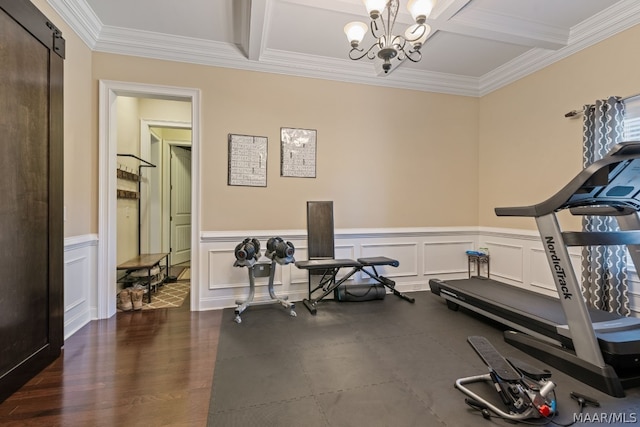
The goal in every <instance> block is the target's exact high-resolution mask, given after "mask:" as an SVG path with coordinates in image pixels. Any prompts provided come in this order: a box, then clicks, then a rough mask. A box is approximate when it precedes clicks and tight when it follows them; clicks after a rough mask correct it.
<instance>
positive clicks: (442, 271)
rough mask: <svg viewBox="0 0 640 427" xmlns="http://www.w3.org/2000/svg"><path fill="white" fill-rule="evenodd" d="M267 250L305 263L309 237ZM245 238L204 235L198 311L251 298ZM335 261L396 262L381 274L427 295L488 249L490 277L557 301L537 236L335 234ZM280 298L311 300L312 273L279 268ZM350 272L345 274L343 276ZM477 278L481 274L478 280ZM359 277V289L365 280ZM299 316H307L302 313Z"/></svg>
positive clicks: (290, 235) (636, 287)
mask: <svg viewBox="0 0 640 427" xmlns="http://www.w3.org/2000/svg"><path fill="white" fill-rule="evenodd" d="M252 234H253V236H254V237H256V238H258V239H259V240H260V242H261V243H262V244H263V250H264V247H265V246H266V241H267V240H268V239H269V237H273V236H280V237H282V238H283V239H284V240H289V241H291V242H292V243H293V244H294V245H295V247H296V253H295V255H294V256H295V258H296V259H297V260H306V259H308V257H307V253H308V252H307V241H306V230H277V231H254V232H252ZM245 237H247V235H246V232H238V231H235V232H234V231H225V232H205V233H202V236H201V248H200V249H201V250H200V253H201V254H206V256H203V257H202V258H203V259H202V260H201V261H202V262H201V270H202V271H200V277H201V278H202V283H201V284H200V285H197V284H194V286H199V289H200V305H199V307H200V309H202V310H209V309H220V308H225V307H234V306H235V304H236V303H235V301H236V299H244V298H246V296H247V294H248V290H249V281H248V273H247V271H246V269H244V268H238V267H233V262H234V261H235V257H234V255H233V250H234V248H235V245H236V244H237V243H239V242H241V241H242V240H243V239H244V238H245ZM335 245H336V258H349V259H357V258H361V257H373V256H387V257H389V258H393V259H397V260H398V261H399V263H400V266H399V267H398V268H393V267H384V268H380V269H378V272H379V273H380V274H382V275H384V276H387V277H390V278H392V280H394V281H395V282H396V288H397V289H398V290H399V291H400V292H411V291H426V290H428V289H429V284H428V283H429V279H431V278H441V279H444V280H446V279H460V278H465V277H467V256H466V254H465V251H467V250H476V249H478V248H488V249H489V254H490V257H491V277H492V278H494V279H496V280H500V281H503V282H505V283H508V284H511V285H513V286H518V287H522V288H525V289H529V290H532V291H535V292H540V293H544V294H547V295H557V291H556V289H555V285H554V283H553V277H552V275H551V271H550V269H549V265H548V263H547V260H546V255H545V253H544V250H543V247H542V242H541V241H540V236H539V234H538V232H537V231H533V230H514V229H499V228H488V227H430V228H392V229H362V230H360V229H358V230H340V229H336V231H335ZM569 254H570V257H571V261H572V264H573V266H574V270H575V271H576V274H577V275H578V277H579V274H580V248H569ZM276 268H277V272H276V286H275V291H276V294H277V295H278V296H285V295H287V296H289V298H290V300H292V301H300V300H302V299H303V298H305V297H307V294H308V272H307V271H306V270H301V269H298V268H296V267H295V266H294V265H286V266H280V265H278V266H277V267H276ZM345 272H346V271H345ZM472 273H473V274H475V272H472ZM365 278H366V276H365V277H356V278H355V280H354V281H360V280H364V279H365ZM267 279H268V278H259V279H257V280H256V297H255V300H256V301H258V300H269V296H268V293H267V286H266V285H267V283H268V280H267ZM630 283H632V285H631V286H632V290H631V292H630V296H629V298H630V300H631V306H632V308H633V310H634V312H635V313H638V312H639V311H640V279H638V277H637V275H636V274H635V272H634V275H633V279H632V280H631V282H630ZM298 308H299V309H304V308H303V306H302V305H299V306H298Z"/></svg>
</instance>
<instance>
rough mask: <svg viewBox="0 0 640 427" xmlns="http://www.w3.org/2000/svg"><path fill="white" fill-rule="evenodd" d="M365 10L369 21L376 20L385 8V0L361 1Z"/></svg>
mask: <svg viewBox="0 0 640 427" xmlns="http://www.w3.org/2000/svg"><path fill="white" fill-rule="evenodd" d="M362 1H363V2H364V6H365V7H366V8H367V13H369V17H371V19H373V20H376V19H378V18H379V17H380V15H381V14H382V12H383V11H384V9H385V8H386V7H387V0H362Z"/></svg>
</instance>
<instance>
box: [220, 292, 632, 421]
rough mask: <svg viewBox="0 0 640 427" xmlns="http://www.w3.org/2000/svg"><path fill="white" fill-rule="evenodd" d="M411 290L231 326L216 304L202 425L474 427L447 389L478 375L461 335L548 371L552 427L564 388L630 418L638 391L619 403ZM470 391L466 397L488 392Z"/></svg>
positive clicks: (269, 311) (565, 401)
mask: <svg viewBox="0 0 640 427" xmlns="http://www.w3.org/2000/svg"><path fill="white" fill-rule="evenodd" d="M411 296H414V297H415V298H416V302H415V304H409V303H407V302H406V301H403V300H401V299H400V298H396V297H393V296H392V295H388V296H387V298H385V299H384V300H376V301H367V302H351V303H350V302H333V301H325V302H322V303H321V305H320V306H319V308H318V313H317V314H316V315H315V316H313V315H311V314H310V313H309V312H308V311H307V310H306V309H305V308H304V306H303V305H302V304H298V305H297V310H296V311H297V313H298V316H297V317H290V316H289V314H288V311H287V310H284V309H282V308H281V307H280V306H278V305H264V306H253V307H249V308H248V309H247V311H245V312H244V313H243V314H242V323H241V324H237V323H235V322H234V321H233V318H234V312H233V309H227V310H225V312H224V319H223V323H222V327H221V331H220V341H219V345H218V353H217V357H216V366H215V372H214V382H213V390H212V391H211V402H210V407H209V422H208V425H209V426H224V427H227V426H261V427H262V426H278V427H280V426H283V427H286V426H336V427H338V426H339V427H343V426H358V427H360V426H367V427H369V426H372V427H373V426H394V427H396V426H398V427H402V426H435V427H437V426H456V427H458V426H478V425H484V424H485V423H487V421H486V420H484V419H483V418H482V416H481V414H480V413H479V412H477V411H474V410H472V409H471V408H469V407H468V406H467V405H466V404H465V403H464V397H465V396H464V395H463V394H462V393H461V392H459V391H458V390H456V389H455V388H454V382H455V380H456V379H458V378H461V377H465V376H470V375H481V374H484V373H486V372H487V368H486V366H485V364H484V363H483V362H482V360H481V359H480V358H479V357H478V356H477V355H476V353H475V351H474V350H473V349H472V348H471V346H470V345H469V344H468V343H467V337H468V336H471V335H479V336H483V337H486V338H487V339H488V340H489V341H490V342H491V344H493V346H494V347H495V348H496V349H497V350H498V351H499V352H500V353H501V354H502V355H503V356H504V357H515V358H518V359H520V360H523V361H525V362H527V363H529V364H531V365H533V366H535V367H538V368H547V369H550V370H551V372H552V373H553V375H552V377H551V379H552V381H554V382H555V383H556V384H557V388H556V392H557V397H558V409H559V411H560V416H559V417H558V418H557V419H556V421H558V422H571V421H573V414H574V413H577V412H578V405H577V403H576V402H575V401H574V400H572V399H571V398H570V396H569V393H570V392H571V391H576V392H579V393H582V394H585V395H588V396H591V397H593V398H595V399H597V400H598V401H599V402H600V404H601V406H600V407H599V408H591V407H589V408H586V410H585V412H586V413H591V414H596V413H597V414H599V415H598V416H601V415H602V413H607V414H611V415H610V416H611V417H612V418H613V417H618V418H619V417H620V416H626V419H627V420H629V419H632V417H636V418H640V390H638V389H636V390H631V391H627V397H626V398H623V399H616V398H613V397H610V396H607V395H606V394H604V393H601V392H599V391H597V390H594V389H592V388H590V387H588V386H586V385H584V384H582V383H580V382H578V381H576V380H574V379H573V378H570V377H568V376H567V375H564V374H563V373H561V372H559V371H557V370H555V369H553V368H550V367H548V366H545V365H544V364H542V363H541V362H539V361H538V360H536V359H533V358H531V357H529V356H528V355H527V354H524V353H522V352H521V351H519V350H517V349H515V348H514V347H511V346H510V345H508V344H507V343H505V342H504V340H503V337H502V331H501V330H500V329H499V328H497V327H496V326H495V325H494V324H490V323H486V322H484V321H482V320H480V319H479V318H476V317H474V316H468V315H461V314H460V313H456V312H453V311H451V310H449V309H447V307H446V304H445V302H444V300H443V299H442V298H440V297H438V296H436V295H433V294H432V293H431V292H428V291H424V292H414V293H411ZM478 386H479V387H478V391H477V392H478V393H483V395H486V397H487V398H490V399H492V398H495V399H497V398H498V396H497V393H496V392H495V391H494V390H493V389H491V388H490V387H484V386H483V384H479V385H478ZM497 402H499V401H497ZM619 414H622V415H619ZM619 419H620V418H619ZM496 422H497V423H500V424H504V423H502V422H500V421H496ZM489 424H491V423H489ZM577 425H580V424H577Z"/></svg>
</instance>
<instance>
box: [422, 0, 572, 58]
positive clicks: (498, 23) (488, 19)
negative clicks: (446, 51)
mask: <svg viewBox="0 0 640 427" xmlns="http://www.w3.org/2000/svg"><path fill="white" fill-rule="evenodd" d="M432 26H433V27H434V28H437V29H439V30H443V31H447V32H453V33H457V34H461V35H466V36H471V37H480V38H484V39H488V40H496V41H500V42H505V43H511V44H518V45H522V46H530V47H539V48H543V49H551V50H557V49H561V48H563V47H565V46H567V44H568V43H569V29H568V28H558V27H554V26H551V25H546V24H544V23H541V22H534V21H529V20H525V19H519V18H516V17H513V16H508V15H503V14H499V13H494V12H491V11H489V10H486V9H479V8H476V9H473V10H469V11H467V12H465V13H464V14H460V15H457V16H454V17H452V18H451V19H449V20H447V21H443V20H439V19H437V20H436V21H435V22H433V25H432Z"/></svg>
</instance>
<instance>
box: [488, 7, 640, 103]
mask: <svg viewBox="0 0 640 427" xmlns="http://www.w3.org/2000/svg"><path fill="white" fill-rule="evenodd" d="M638 23H640V2H638V1H636V0H624V1H622V2H620V3H617V4H615V5H614V6H612V7H610V8H608V9H605V10H603V11H602V12H601V13H599V14H597V15H594V16H593V17H591V18H590V19H587V20H586V21H584V22H582V23H580V24H578V25H576V26H575V27H573V28H571V32H570V34H569V45H568V46H566V47H564V48H562V49H559V50H555V51H549V50H546V49H540V48H538V49H534V50H531V51H529V52H527V53H524V54H522V55H520V56H519V57H517V58H515V59H514V60H512V61H510V62H507V63H506V64H504V65H502V66H500V67H498V68H496V69H495V70H493V71H491V72H489V73H487V74H485V75H484V76H482V77H480V84H479V87H478V90H479V95H480V96H484V95H487V94H489V93H491V92H493V91H494V90H497V89H500V88H501V87H503V86H506V85H508V84H510V83H513V82H515V81H516V80H519V79H521V78H523V77H526V76H528V75H529V74H532V73H534V72H536V71H539V70H541V69H543V68H545V67H547V66H549V65H551V64H553V63H554V62H557V61H560V60H561V59H564V58H567V57H569V56H571V55H573V54H574V53H576V52H579V51H581V50H583V49H585V48H587V47H589V46H592V45H594V44H596V43H598V42H601V41H603V40H605V39H607V38H608V37H611V36H613V35H615V34H617V33H619V32H621V31H624V30H626V29H629V28H631V27H633V26H634V25H637V24H638Z"/></svg>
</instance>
